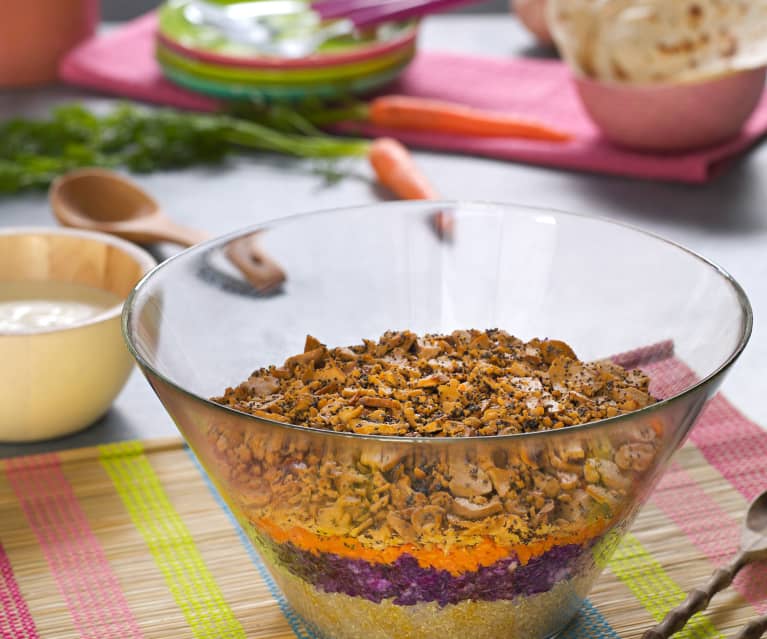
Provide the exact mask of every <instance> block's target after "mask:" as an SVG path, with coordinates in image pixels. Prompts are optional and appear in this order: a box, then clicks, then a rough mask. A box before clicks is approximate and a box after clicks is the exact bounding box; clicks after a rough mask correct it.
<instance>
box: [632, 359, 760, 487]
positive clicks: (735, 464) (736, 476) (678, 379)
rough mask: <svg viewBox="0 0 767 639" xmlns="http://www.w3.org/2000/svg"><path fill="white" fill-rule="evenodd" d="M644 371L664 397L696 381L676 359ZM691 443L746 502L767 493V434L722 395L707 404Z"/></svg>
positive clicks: (649, 366) (650, 366) (694, 430)
mask: <svg viewBox="0 0 767 639" xmlns="http://www.w3.org/2000/svg"><path fill="white" fill-rule="evenodd" d="M642 368H643V370H645V371H646V372H647V374H648V375H650V377H651V378H653V380H654V382H655V383H656V384H658V385H659V386H660V387H661V390H662V391H663V393H662V394H663V396H665V397H668V396H669V395H670V394H674V393H676V392H679V391H680V390H682V389H683V388H684V387H686V386H688V385H689V384H690V383H691V382H692V381H693V380H694V379H695V373H694V372H693V371H692V370H690V368H689V367H688V366H687V365H686V364H684V363H682V362H681V361H679V360H678V359H676V358H675V357H669V358H667V359H665V360H662V361H655V362H651V363H648V364H647V365H643V366H642ZM680 386H681V388H680ZM690 440H691V441H692V442H693V443H694V444H695V445H696V446H697V447H698V449H700V452H701V453H702V454H703V456H704V457H705V458H706V461H708V463H709V464H711V465H712V466H713V467H714V468H716V469H717V470H718V471H719V472H720V473H721V474H722V475H723V476H724V477H725V478H726V479H727V481H729V482H730V483H731V484H732V485H733V486H734V487H735V488H736V489H737V490H738V492H740V493H741V494H742V495H743V496H744V497H745V498H746V499H747V500H749V501H750V500H751V499H753V498H754V497H756V496H757V495H758V494H759V493H761V492H762V491H763V490H765V489H767V434H766V433H765V432H764V430H763V429H762V428H760V427H759V426H757V425H756V424H754V423H753V422H752V421H750V420H749V419H747V418H746V417H745V416H744V415H743V414H742V413H741V412H739V411H738V410H737V409H736V408H735V407H734V406H733V405H732V404H731V403H730V402H729V401H727V400H726V399H725V398H724V397H723V396H722V395H721V394H717V395H716V396H714V398H713V399H712V400H711V401H710V402H709V403H708V404H706V407H705V408H704V410H703V412H702V413H701V416H700V417H699V418H698V421H697V422H695V427H694V428H693V429H692V431H691V432H690Z"/></svg>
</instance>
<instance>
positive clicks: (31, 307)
mask: <svg viewBox="0 0 767 639" xmlns="http://www.w3.org/2000/svg"><path fill="white" fill-rule="evenodd" d="M120 301H121V299H120V298H119V297H118V296H117V295H115V294H114V293H110V292H109V291H104V290H102V289H99V288H93V287H92V286H85V285H83V284H73V283H71V282H51V281H39V282H38V281H25V282H0V332H2V333H32V332H36V331H49V330H56V329H61V328H67V327H70V326H74V325H76V324H80V323H82V322H85V321H87V320H89V319H91V318H93V317H96V316H97V315H100V314H101V313H103V312H104V311H105V310H107V309H108V308H111V307H113V306H116V305H117V304H119V303H120Z"/></svg>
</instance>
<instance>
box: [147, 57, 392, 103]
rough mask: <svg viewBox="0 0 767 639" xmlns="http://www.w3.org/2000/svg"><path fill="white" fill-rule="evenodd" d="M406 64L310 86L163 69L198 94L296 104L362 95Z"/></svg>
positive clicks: (376, 87) (166, 67) (230, 98)
mask: <svg viewBox="0 0 767 639" xmlns="http://www.w3.org/2000/svg"><path fill="white" fill-rule="evenodd" d="M406 66H407V63H404V64H400V65H398V66H395V67H393V68H390V69H386V70H384V71H380V72H378V73H374V74H371V75H367V76H365V77H362V78H357V79H353V80H351V81H345V82H327V83H310V84H308V85H264V84H248V83H237V82H217V81H215V80H211V79H207V78H201V77H198V76H195V75H193V74H190V73H187V72H184V71H180V70H178V69H176V68H173V67H168V66H165V65H164V64H163V63H162V62H161V63H160V67H161V68H162V71H163V73H164V74H165V76H166V77H167V78H168V79H169V80H170V81H171V82H174V83H175V84H178V85H179V86H182V87H184V88H186V89H190V90H191V91H195V92H197V93H204V94H206V95H210V96H213V97H216V98H223V99H225V100H256V101H258V102H265V103H270V102H299V101H301V100H305V99H307V98H321V99H329V100H332V99H338V98H343V97H347V96H349V95H363V94H365V93H370V92H371V91H374V90H376V89H379V88H381V87H383V86H385V85H387V84H388V83H389V82H391V81H392V80H394V79H395V78H396V77H397V76H398V75H399V74H400V73H401V72H402V70H403V69H404V68H405V67H406Z"/></svg>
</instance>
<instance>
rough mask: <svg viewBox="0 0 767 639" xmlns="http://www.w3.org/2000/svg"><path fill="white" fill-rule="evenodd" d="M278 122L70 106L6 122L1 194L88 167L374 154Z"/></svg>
mask: <svg viewBox="0 0 767 639" xmlns="http://www.w3.org/2000/svg"><path fill="white" fill-rule="evenodd" d="M276 117H282V118H283V119H284V120H285V123H284V126H281V127H278V126H274V123H273V122H272V123H267V122H264V123H259V122H256V121H253V120H252V119H246V118H240V117H236V116H233V115H228V114H203V113H187V112H180V111H174V110H170V109H147V108H140V107H135V106H132V105H128V104H123V105H120V106H118V107H117V108H115V109H113V110H111V111H109V112H107V113H105V114H103V115H99V114H96V113H93V112H91V111H90V110H88V109H87V108H85V107H84V106H82V105H79V104H70V105H66V106H62V107H59V108H57V109H55V110H54V111H53V112H52V115H51V117H50V118H48V119H45V120H31V119H27V118H16V119H12V120H8V121H6V122H0V194H12V193H16V192H19V191H23V190H26V189H41V188H45V187H47V186H48V185H49V184H50V182H51V181H52V180H53V179H54V178H55V177H56V176H57V175H60V174H62V173H64V172H66V171H69V170H71V169H75V168H79V167H84V166H102V167H112V168H115V167H124V168H127V169H130V170H132V171H135V172H144V173H146V172H151V171H156V170H161V169H170V168H181V167H186V166H191V165H196V164H208V163H216V162H220V161H222V160H223V159H224V158H225V157H227V156H228V155H230V154H232V153H234V152H237V151H242V150H256V151H270V152H276V153H284V154H288V155H294V156H297V157H304V158H330V159H332V158H339V157H346V156H362V155H365V154H366V153H367V151H368V148H369V142H367V141H363V140H357V139H352V138H339V137H334V136H331V135H327V134H324V133H322V132H321V131H319V130H317V129H315V128H314V127H313V126H312V125H311V124H309V123H308V122H306V121H305V120H303V119H301V118H300V116H297V115H293V114H291V113H290V112H289V111H285V112H284V113H282V114H279V113H278V114H277V116H275V115H274V113H272V112H270V118H272V119H274V118H276Z"/></svg>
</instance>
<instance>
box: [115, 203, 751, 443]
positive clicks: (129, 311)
mask: <svg viewBox="0 0 767 639" xmlns="http://www.w3.org/2000/svg"><path fill="white" fill-rule="evenodd" d="M419 206H420V207H429V208H439V209H442V208H448V209H449V208H458V209H460V208H461V207H472V208H477V207H482V208H485V209H488V210H503V211H504V212H505V213H509V212H512V211H517V212H521V211H528V212H530V213H531V214H535V213H538V214H539V215H547V214H548V215H551V214H553V215H556V216H559V217H564V218H571V219H585V220H590V221H595V222H598V223H600V224H607V225H610V226H614V227H618V228H620V229H624V230H627V231H629V232H632V233H638V234H640V235H643V236H645V237H648V238H650V239H652V240H655V241H659V242H662V243H663V244H666V245H668V246H671V247H673V248H675V249H677V250H681V251H682V252H684V253H687V254H688V255H689V256H691V257H692V258H694V259H695V260H697V261H698V262H700V263H701V264H702V266H704V267H707V268H709V269H711V270H713V271H714V272H715V273H716V274H717V275H719V276H720V277H721V278H722V279H723V280H724V281H725V283H726V284H728V285H729V286H730V288H731V289H732V290H733V291H734V293H735V297H736V299H737V301H738V303H739V306H740V310H741V312H742V314H743V326H742V329H741V334H740V338H739V339H738V342H737V344H736V345H735V347H734V348H733V349H732V350H731V352H730V353H729V355H727V357H726V358H725V359H724V361H722V362H721V363H720V364H719V366H717V367H716V368H715V369H714V370H713V371H712V372H710V373H709V374H708V375H706V376H705V377H703V378H701V379H699V380H698V381H696V382H695V383H694V384H693V385H691V386H689V387H688V388H686V389H685V390H683V391H682V392H680V393H676V394H675V395H672V396H671V397H667V398H665V399H662V400H660V401H658V402H655V403H654V404H650V405H648V406H645V407H644V408H640V409H637V410H634V411H630V412H628V413H623V414H621V415H616V416H615V417H606V418H603V419H598V420H594V421H590V422H585V423H583V424H576V425H573V426H565V427H563V428H557V429H548V430H540V431H531V432H525V433H510V434H507V435H472V436H471V437H425V436H423V435H420V436H414V437H402V436H397V435H363V434H360V433H348V432H337V431H334V430H329V429H328V430H324V429H320V428H314V427H310V426H299V425H297V424H291V423H287V422H279V421H277V420H272V419H266V418H263V417H258V416H256V415H251V414H250V413H244V412H242V411H239V410H235V409H233V408H230V407H229V406H224V405H222V404H218V403H216V402H214V401H212V400H211V399H209V398H207V397H202V396H200V395H197V394H196V393H193V392H192V391H190V390H188V389H186V388H184V387H182V386H181V385H179V384H177V383H176V382H174V381H173V380H171V379H169V378H168V377H167V376H166V375H164V374H163V373H161V372H160V371H159V370H157V368H156V367H154V366H153V365H151V364H150V363H149V362H147V361H146V359H144V357H143V356H142V355H141V354H140V353H139V352H138V348H137V347H136V346H135V345H134V343H133V339H132V336H131V331H130V322H131V319H132V317H133V311H134V304H135V301H136V297H137V295H138V294H139V293H140V292H141V290H142V289H143V288H144V287H145V286H147V285H148V284H149V281H150V280H152V279H154V277H155V275H156V274H157V273H159V272H160V271H162V270H163V269H164V268H165V266H166V265H167V264H170V263H171V262H174V261H176V260H178V259H183V258H184V257H185V256H187V254H190V253H198V252H204V250H205V249H206V248H210V247H212V246H215V245H219V244H223V243H225V242H226V241H229V240H233V239H235V238H238V237H242V236H244V235H248V234H252V233H257V232H260V231H266V230H268V229H270V228H274V227H276V226H281V225H288V224H291V223H295V222H296V221H297V220H300V219H302V218H313V217H322V216H330V215H333V214H338V213H347V214H348V213H357V214H372V213H366V211H372V210H373V209H380V208H381V207H383V208H387V209H395V208H400V209H408V208H418V207H419ZM753 323H754V315H753V309H752V307H751V302H750V301H749V299H748V296H747V295H746V292H745V290H744V289H743V287H742V286H741V285H740V283H739V282H738V281H737V280H736V279H735V278H734V277H733V276H732V275H731V274H730V273H729V272H728V271H727V270H726V269H724V268H723V267H721V266H720V265H719V264H717V263H716V262H714V261H712V260H710V259H708V258H707V257H704V256H703V255H701V254H700V253H697V252H696V251H693V250H692V249H690V248H688V247H686V246H684V245H682V244H680V243H678V242H675V241H673V240H670V239H667V238H665V237H663V236H661V235H658V234H657V233H654V232H652V231H647V230H645V229H642V228H639V227H638V226H635V225H633V224H628V223H625V222H622V221H618V220H613V219H610V218H607V217H604V216H598V215H589V214H587V213H575V212H569V211H563V210H561V209H556V208H552V207H542V206H530V205H527V204H519V203H512V202H493V201H486V200H407V201H388V202H372V203H367V204H363V205H359V204H358V205H351V206H337V207H333V208H327V209H320V210H313V211H304V212H300V213H294V214H292V215H288V216H285V217H280V218H273V219H270V220H265V221H262V222H257V223H255V224H251V225H249V226H245V227H241V228H239V229H236V230H234V231H231V232H229V233H224V234H222V235H218V236H215V237H213V238H210V239H208V240H205V241H204V242H200V243H199V244H196V245H194V246H192V247H189V248H187V249H184V250H183V251H180V252H179V253H177V254H175V255H173V256H171V257H170V258H168V259H167V260H165V261H163V262H160V263H159V264H157V265H156V266H155V267H154V268H152V269H151V270H150V271H149V272H148V273H146V274H145V275H144V276H143V277H142V278H141V279H140V280H139V282H138V283H137V284H136V286H135V287H134V288H133V290H132V291H131V292H130V294H129V295H128V297H127V298H126V300H125V302H124V304H123V312H122V321H121V328H122V333H123V339H124V340H125V343H126V344H127V346H128V350H129V351H130V353H131V355H132V356H133V357H134V358H135V360H136V361H137V362H138V364H139V366H140V367H141V368H142V369H147V370H149V371H150V372H151V373H152V374H153V375H155V376H156V377H158V378H159V379H160V380H162V381H163V383H165V384H167V385H169V386H171V387H172V388H174V389H175V390H177V391H178V392H180V393H181V394H182V395H185V396H187V397H189V398H191V399H193V400H196V401H201V402H203V404H206V405H207V406H209V407H211V408H214V409H217V410H221V411H224V412H225V413H228V414H231V415H233V416H237V417H238V418H239V419H245V420H248V421H250V422H251V423H252V424H253V425H254V426H255V425H261V426H264V425H266V426H270V427H275V428H279V429H281V430H285V431H287V432H298V433H301V434H304V435H306V436H309V437H312V436H317V437H319V436H327V437H334V438H340V439H347V440H357V441H368V442H371V443H372V442H377V443H379V444H400V445H402V444H405V445H408V444H407V443H408V442H409V443H410V444H418V445H420V446H428V445H458V444H460V443H463V444H465V443H467V442H468V441H473V442H476V443H478V444H480V443H489V442H501V441H503V442H506V441H519V440H524V439H534V438H543V437H558V436H560V435H563V434H569V435H572V434H573V433H574V432H575V431H579V432H580V431H591V430H594V429H597V428H602V427H603V426H606V425H613V424H615V423H618V422H621V421H628V420H631V419H635V418H636V417H637V416H639V415H643V416H648V415H652V414H653V413H655V412H656V411H657V410H660V409H662V408H665V407H666V406H669V405H671V404H672V403H677V402H678V400H680V399H682V398H684V397H686V396H688V395H692V394H693V393H695V392H696V391H698V390H699V389H701V388H702V387H704V386H707V385H709V384H710V383H712V382H714V381H715V380H717V379H718V378H720V377H721V376H722V375H723V374H724V373H725V372H726V371H727V370H728V369H729V368H730V366H732V364H733V363H734V362H735V360H737V359H738V357H739V356H740V354H741V353H742V352H743V349H744V348H745V347H746V344H747V343H748V341H749V339H750V337H751V332H752V329H753Z"/></svg>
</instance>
